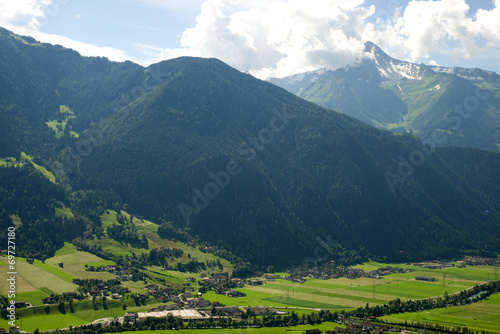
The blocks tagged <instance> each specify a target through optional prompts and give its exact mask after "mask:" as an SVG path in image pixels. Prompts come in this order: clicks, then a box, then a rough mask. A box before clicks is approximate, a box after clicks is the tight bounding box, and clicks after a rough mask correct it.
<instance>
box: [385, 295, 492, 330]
mask: <svg viewBox="0 0 500 334" xmlns="http://www.w3.org/2000/svg"><path fill="white" fill-rule="evenodd" d="M383 319H385V320H388V321H391V322H398V323H402V322H404V321H421V322H428V323H436V324H441V325H444V326H453V327H468V328H469V329H473V330H476V331H481V330H486V331H490V332H494V333H500V294H496V295H493V296H490V297H489V298H487V299H486V300H483V301H481V302H478V303H475V304H470V305H465V306H453V307H448V308H443V309H435V310H428V311H422V312H415V313H401V314H392V315H388V316H385V317H383Z"/></svg>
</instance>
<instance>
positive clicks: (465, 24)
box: [366, 0, 500, 61]
mask: <svg viewBox="0 0 500 334" xmlns="http://www.w3.org/2000/svg"><path fill="white" fill-rule="evenodd" d="M366 32H367V33H366V36H367V37H368V38H370V39H372V40H373V41H374V42H375V43H377V44H379V45H381V46H382V47H384V48H385V49H388V50H392V54H393V55H394V56H395V57H399V58H403V59H408V60H411V61H419V60H422V59H428V58H429V54H430V53H431V52H433V51H436V50H437V51H438V52H441V53H447V54H450V55H451V57H452V58H453V60H454V61H459V60H461V59H471V58H474V57H476V56H478V55H480V54H481V53H482V52H484V51H485V50H484V48H482V47H480V46H479V45H480V44H481V42H482V41H484V40H487V42H488V45H487V47H489V48H491V47H499V46H500V43H499V42H500V36H499V33H500V0H495V8H494V9H492V10H490V11H488V10H484V9H480V10H478V11H477V13H470V8H469V5H468V4H467V2H466V1H465V0H440V1H415V0H412V1H410V2H409V3H408V5H407V6H406V7H405V8H404V9H402V8H400V9H399V10H396V11H395V13H394V16H393V17H392V19H391V20H389V21H387V22H385V23H381V22H379V25H378V26H377V25H374V24H368V25H367V30H366Z"/></svg>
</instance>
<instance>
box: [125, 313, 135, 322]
mask: <svg viewBox="0 0 500 334" xmlns="http://www.w3.org/2000/svg"><path fill="white" fill-rule="evenodd" d="M137 317H138V315H137V313H134V312H128V313H126V314H125V315H124V316H123V322H125V323H126V322H128V323H131V324H133V323H135V321H136V320H137Z"/></svg>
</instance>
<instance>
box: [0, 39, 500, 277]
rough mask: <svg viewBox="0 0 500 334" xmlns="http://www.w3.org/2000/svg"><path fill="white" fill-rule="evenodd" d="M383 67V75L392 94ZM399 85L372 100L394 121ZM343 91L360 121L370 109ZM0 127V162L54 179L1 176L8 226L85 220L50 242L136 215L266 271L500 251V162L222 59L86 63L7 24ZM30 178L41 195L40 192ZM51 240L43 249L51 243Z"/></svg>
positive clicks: (1, 205)
mask: <svg viewBox="0 0 500 334" xmlns="http://www.w3.org/2000/svg"><path fill="white" fill-rule="evenodd" d="M373 52H378V51H377V49H373ZM357 69H358V70H359V71H362V68H361V67H359V68H357ZM344 72H345V73H346V76H347V75H348V74H349V73H351V72H350V71H344ZM377 73H378V74H380V72H377V71H375V69H373V77H371V80H373V82H377V83H378V84H379V85H394V87H397V85H398V83H394V82H392V81H382V77H380V75H379V76H376V75H377ZM388 73H389V72H388ZM434 73H435V72H434ZM415 75H419V76H422V80H420V81H419V82H421V83H422V84H423V83H424V82H427V84H430V82H431V81H432V80H433V79H431V78H427V74H423V72H422V73H421V72H420V70H419V72H418V73H416V74H415ZM429 75H430V74H429ZM434 75H438V76H446V77H449V79H450V85H453V84H452V82H455V83H457V82H458V83H459V84H463V85H464V87H466V88H467V87H469V84H470V83H469V81H467V80H465V79H462V78H460V77H459V76H458V75H456V74H447V73H436V74H434ZM328 76H332V77H335V76H338V74H337V72H328V71H325V72H324V73H321V72H317V73H309V74H307V75H304V76H303V77H304V78H306V77H307V78H309V79H308V80H309V82H310V81H311V80H313V81H314V78H316V81H314V83H319V82H320V81H322V80H326V78H327V77H328ZM349 76H350V74H349ZM431 77H432V75H431ZM388 78H389V76H388ZM457 78H458V79H457ZM337 79H338V81H342V82H344V83H345V85H346V86H345V87H350V81H349V80H347V79H345V78H344V79H341V78H340V77H338V78H337ZM298 81H300V80H298ZM368 81H370V80H368ZM383 82H386V83H385V84H383ZM398 82H399V85H401V84H402V82H404V80H403V79H401V81H398ZM365 84H370V82H366V80H365V82H361V81H360V82H359V83H357V85H358V86H355V88H356V89H358V90H359V91H361V87H362V86H363V85H365ZM470 85H473V84H470ZM304 87H305V86H304ZM318 87H319V86H318ZM370 87H371V86H370ZM387 87H388V86H387ZM394 87H393V89H392V90H391V89H390V88H384V87H381V86H379V88H380V90H381V92H384V94H385V95H382V93H381V94H376V93H374V95H373V99H374V100H373V101H375V100H376V99H375V97H378V100H379V102H380V104H382V102H383V101H384V102H385V100H386V97H387V99H392V100H391V101H392V102H393V103H394V105H397V106H399V107H400V108H401V109H398V110H397V111H394V110H387V112H386V114H387V115H386V116H384V117H387V119H389V118H391V117H393V118H394V120H397V119H400V118H398V117H403V118H404V115H403V114H402V111H403V110H405V109H404V101H402V100H401V99H400V97H399V96H398V94H397V91H399V89H397V91H396V90H395V89H394ZM411 87H415V86H414V85H413V84H410V82H409V81H408V87H406V86H404V87H402V88H401V89H402V91H403V92H407V93H406V94H407V95H408V94H410V91H411V89H413V88H411ZM433 87H435V86H433ZM450 87H451V86H450ZM474 87H477V86H476V85H474ZM310 88H311V87H309V86H308V87H307V88H306V89H304V90H302V91H301V92H300V93H299V95H300V94H304V93H305V92H308V91H309V92H312V91H311V90H310ZM469 88H470V87H469ZM294 89H298V90H297V92H298V91H299V90H300V88H299V86H296V87H295V88H294ZM436 90H437V88H436ZM444 91H448V88H446V89H445V87H444V85H443V92H444ZM391 92H392V93H391ZM433 93H434V92H433ZM346 94H347V93H346ZM454 94H456V93H454ZM341 95H343V94H341ZM445 95H446V94H445ZM463 96H464V95H463V94H462V95H460V96H459V97H458V98H459V101H461V100H463ZM451 97H452V96H450V95H447V98H448V99H450V98H451ZM344 98H345V99H347V100H350V101H351V102H352V104H353V113H361V112H362V111H363V108H362V105H363V103H368V102H369V101H370V100H365V98H366V96H362V97H359V101H358V97H356V99H354V96H353V95H346V96H345V97H344ZM347 100H346V101H347ZM450 101H451V100H450ZM490 101H491V102H490ZM495 101H496V99H495V98H493V97H491V100H489V99H487V100H486V102H488V103H492V104H491V106H493V104H494V103H496V102H495ZM367 109H369V108H367ZM481 110H482V109H481ZM372 112H374V111H373V110H370V109H369V110H366V112H365V113H364V114H365V115H370V114H371V113H372ZM485 112H486V111H485ZM367 117H368V116H367ZM384 119H385V118H384ZM391 119H392V118H391ZM473 119H474V117H473V116H471V117H470V118H469V120H470V121H472V120H473ZM417 120H419V118H418V117H417V118H416V120H415V121H414V122H415V123H412V124H417V123H418V122H417ZM469 120H468V121H467V122H469ZM382 121H383V119H381V122H382ZM408 122H409V121H408ZM0 127H1V128H0V130H1V131H0V158H3V159H4V160H5V159H7V158H8V157H14V158H16V159H17V160H19V159H21V158H22V156H23V155H22V153H21V152H25V153H24V154H25V155H26V154H27V155H29V156H30V157H32V159H31V160H32V161H33V163H34V164H33V165H32V166H35V167H36V166H38V167H40V166H41V167H44V168H45V169H46V170H47V171H48V172H51V173H52V174H53V175H54V176H55V180H54V182H51V181H50V180H47V179H45V181H42V180H41V179H40V177H41V176H40V175H38V176H35V175H32V174H36V170H34V169H33V167H30V166H29V164H28V165H25V166H24V167H19V166H16V167H14V166H11V167H8V166H7V165H6V166H3V167H1V168H0V217H3V218H2V226H8V225H9V224H14V221H17V227H18V229H19V233H22V232H23V229H26V230H28V229H30V231H35V230H36V228H35V227H37V228H38V229H40V228H41V226H44V222H45V224H46V225H47V226H48V225H50V224H52V223H51V222H53V221H54V217H50V215H49V214H48V212H49V211H50V210H49V209H50V208H53V207H54V205H56V204H57V205H59V206H64V207H69V208H71V210H73V212H74V213H75V215H78V216H81V220H80V221H79V223H78V224H76V223H75V226H73V225H72V226H70V227H66V226H65V225H64V224H65V223H64V221H63V222H56V223H57V224H60V225H57V226H59V227H57V226H56V227H52V231H54V230H57V229H58V228H61V231H63V230H64V231H66V230H65V228H68V231H71V233H70V232H68V233H61V236H60V238H59V239H57V240H55V239H54V241H53V242H54V245H55V244H56V243H57V242H59V243H60V242H61V241H62V240H68V239H69V240H71V238H74V237H80V238H83V239H84V240H85V239H87V240H90V239H92V238H94V237H93V235H94V234H95V231H97V230H98V229H99V228H100V224H101V222H100V220H99V218H98V217H99V215H98V214H99V213H100V212H102V211H103V210H106V209H109V208H112V207H115V206H118V207H123V206H126V207H127V211H129V212H132V213H134V214H135V215H139V216H142V217H145V218H147V219H149V220H151V221H156V222H158V223H162V222H170V223H171V224H172V225H173V226H175V227H176V228H178V229H183V230H184V231H189V233H190V234H191V235H192V236H194V237H196V238H198V239H199V240H205V241H208V242H210V243H211V244H214V245H219V246H221V247H224V248H225V249H228V250H229V251H231V252H233V253H234V254H237V255H238V256H241V257H243V258H246V259H248V260H250V261H252V262H253V263H255V264H258V265H269V264H273V265H277V266H279V267H286V266H289V265H294V264H300V263H302V262H303V261H305V260H307V259H308V258H311V257H314V258H315V259H316V260H317V259H318V256H315V253H316V252H317V249H318V248H317V247H318V245H323V246H324V245H325V244H327V245H328V247H325V248H324V250H323V252H325V251H327V252H328V253H329V254H330V259H340V258H344V259H345V258H349V259H350V260H351V261H356V260H359V259H360V258H361V257H364V258H367V257H379V258H384V259H392V260H410V259H427V258H435V257H453V256H458V255H460V254H464V253H471V254H480V253H481V254H483V253H485V254H490V253H494V252H498V251H499V250H500V249H499V245H500V242H499V240H500V236H499V234H498V233H499V232H498V231H499V230H500V229H499V227H500V205H499V203H500V187H499V185H500V173H499V172H498V171H499V170H500V154H498V153H495V152H487V151H482V150H477V149H470V148H439V147H437V146H439V145H436V144H434V145H433V144H432V143H425V142H424V144H426V145H424V144H422V142H421V141H420V140H419V139H418V138H417V137H416V136H415V135H419V134H420V132H418V131H417V130H415V131H414V132H415V135H414V134H412V133H407V132H406V131H403V132H402V133H393V132H391V131H387V130H381V129H377V128H375V127H372V126H370V125H367V124H365V123H363V122H361V121H359V120H357V119H355V118H353V117H350V116H348V115H345V114H343V113H339V112H336V111H332V110H330V109H327V108H323V107H320V106H318V105H317V104H314V103H311V102H308V101H306V100H304V99H302V98H299V97H297V96H295V95H294V94H292V93H290V92H287V91H286V90H284V89H282V88H280V87H277V86H276V85H273V84H271V83H268V82H265V81H261V80H258V79H256V78H254V77H252V76H250V75H248V74H244V73H241V72H240V71H237V70H235V69H233V68H231V67H230V66H228V65H226V64H224V63H223V62H221V61H219V60H217V59H201V58H189V57H183V58H177V59H172V60H168V61H164V62H160V63H158V64H153V65H151V66H149V67H142V66H140V65H137V64H134V63H132V62H124V63H116V62H111V61H108V60H107V59H105V58H88V57H82V56H81V55H79V54H78V53H77V52H75V51H72V50H68V49H65V48H63V47H60V46H53V45H49V44H42V43H39V42H37V41H35V40H34V39H32V38H29V37H22V36H18V35H15V34H13V33H11V32H9V31H7V30H3V29H2V30H0ZM415 129H416V128H415ZM466 129H468V127H467V125H466V122H464V125H463V128H461V130H462V131H465V130H466ZM484 133H487V131H486V130H485V131H484ZM431 138H434V139H435V141H436V142H438V141H439V140H438V139H439V138H437V137H431ZM436 138H437V139H436ZM452 138H454V137H453V136H451V135H450V136H449V139H448V141H447V143H450V144H451V143H453V142H454V139H453V140H452ZM438 144H439V143H438ZM471 146H472V145H471ZM5 161H6V160H5ZM30 168H31V169H30ZM21 171H22V172H21ZM13 175H18V176H16V177H17V178H18V179H17V180H18V181H17V185H16V186H15V191H14V190H13V187H14V184H15V183H14V182H13V177H14V176H13ZM35 179H36V181H37V184H40V185H39V186H38V188H39V189H44V191H43V192H40V194H36V191H35V189H33V186H29V184H30V183H31V180H35ZM23 187H25V188H26V189H25V192H24V197H25V198H27V197H28V195H29V194H31V195H29V196H31V197H33V198H36V199H37V201H38V202H40V203H45V204H44V210H43V212H42V211H41V210H37V207H35V206H33V205H29V203H28V202H23V200H22V198H23V195H22V194H23V191H24V190H23ZM31 197H30V198H31ZM38 202H37V203H38ZM18 218H19V219H18ZM19 220H20V222H19ZM56 223H54V224H56ZM50 226H53V225H50ZM42 229H43V227H42ZM39 231H40V230H39ZM33 233H34V232H33ZM44 233H46V235H47V240H49V239H50V238H52V237H53V236H51V235H50V233H49V231H45V232H44ZM72 233H73V235H71V234H72ZM52 234H53V233H52ZM56 234H57V233H56ZM29 235H32V234H29ZM44 235H45V234H44ZM33 238H35V237H33ZM38 239H43V238H42V237H39V238H38ZM38 239H37V240H38ZM44 241H46V240H38V241H37V242H39V243H40V249H43V247H44ZM51 247H52V246H51ZM54 247H55V246H54ZM45 248H47V246H45ZM26 255H30V254H26ZM321 258H323V257H321Z"/></svg>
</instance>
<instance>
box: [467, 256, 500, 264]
mask: <svg viewBox="0 0 500 334" xmlns="http://www.w3.org/2000/svg"><path fill="white" fill-rule="evenodd" d="M461 262H462V263H463V264H465V265H467V266H500V258H496V259H495V258H490V257H480V256H466V257H465V258H464V260H463V261H461Z"/></svg>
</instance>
